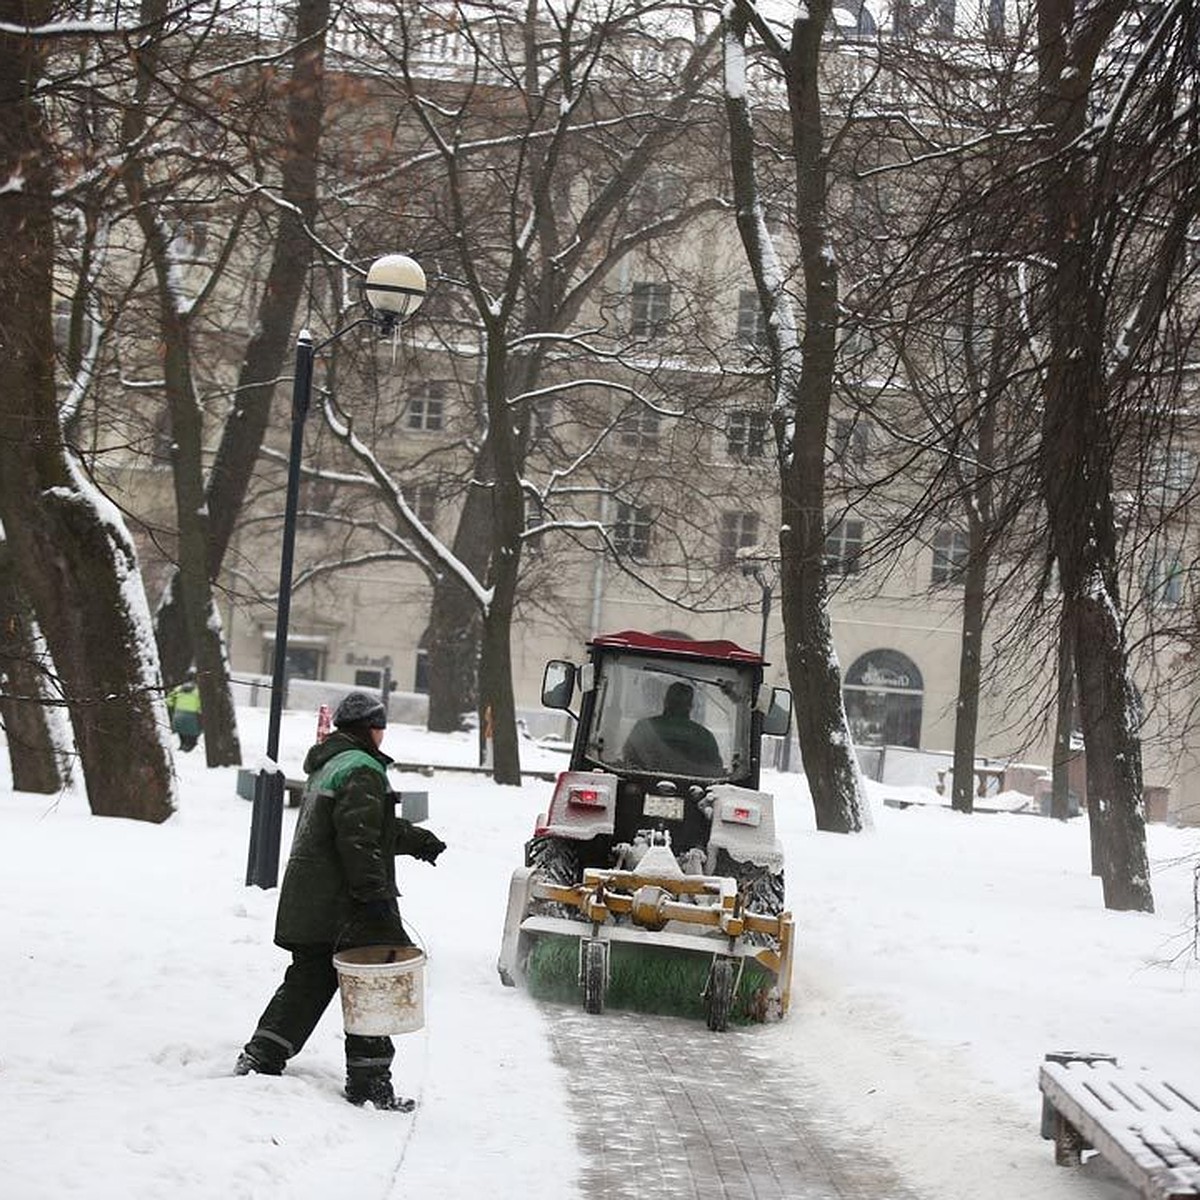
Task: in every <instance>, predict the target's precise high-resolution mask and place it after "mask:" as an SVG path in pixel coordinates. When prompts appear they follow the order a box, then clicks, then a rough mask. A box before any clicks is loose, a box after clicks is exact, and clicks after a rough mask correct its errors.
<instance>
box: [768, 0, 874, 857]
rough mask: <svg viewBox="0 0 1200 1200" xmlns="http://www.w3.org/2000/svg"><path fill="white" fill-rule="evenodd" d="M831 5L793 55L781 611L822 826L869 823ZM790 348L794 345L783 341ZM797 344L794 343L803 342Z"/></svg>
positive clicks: (782, 394)
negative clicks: (847, 469)
mask: <svg viewBox="0 0 1200 1200" xmlns="http://www.w3.org/2000/svg"><path fill="white" fill-rule="evenodd" d="M828 16H829V5H828V3H827V2H826V0H820V2H818V3H817V4H816V5H815V6H814V5H811V4H810V5H809V19H805V20H797V21H796V22H795V23H794V24H793V26H792V47H791V51H790V53H789V54H788V55H787V56H786V57H785V59H784V61H783V66H784V70H785V72H786V78H787V88H788V103H789V106H790V110H791V112H790V115H791V127H792V150H793V154H794V156H795V172H796V223H797V232H798V238H799V243H800V258H801V265H802V267H803V271H804V301H805V306H804V335H803V341H802V343H801V347H800V351H801V357H800V369H799V371H798V372H797V371H795V370H794V369H791V368H790V367H789V366H787V365H786V360H785V361H780V357H781V356H777V358H776V362H777V368H776V372H775V374H776V386H777V389H778V394H779V398H780V401H781V402H786V405H787V411H788V413H789V414H790V416H791V420H792V429H791V431H790V434H789V432H788V431H786V430H779V429H777V436H778V437H779V454H780V493H781V508H782V518H783V520H782V526H781V530H780V536H779V548H780V554H781V559H782V561H781V564H780V568H781V570H780V574H781V583H782V592H783V596H782V605H781V607H782V611H783V624H784V630H785V632H786V634H787V648H786V658H787V666H788V678H789V679H790V680H791V684H792V690H793V692H794V693H795V695H796V729H797V734H798V738H799V742H800V756H801V758H802V759H803V762H804V774H805V775H806V777H807V779H808V785H809V791H810V792H811V794H812V799H813V807H814V810H815V813H816V821H817V828H818V829H822V830H830V831H833V832H836V833H852V832H856V831H858V830H861V829H862V828H864V826H865V825H867V824H869V823H870V817H869V815H868V810H867V806H866V801H865V797H864V795H863V791H862V775H861V772H860V771H859V767H858V761H857V759H856V758H855V754H854V746H853V742H852V740H851V738H850V730H849V723H848V722H847V720H846V710H845V705H844V702H843V698H842V679H841V675H842V673H841V667H840V666H839V664H838V658H837V653H836V652H835V650H834V648H833V633H832V630H831V628H830V625H829V610H828V596H827V593H826V584H825V445H826V441H827V437H828V432H829V406H830V399H831V397H832V394H833V373H834V363H835V354H836V343H837V327H838V262H837V257H836V255H834V254H833V253H832V250H831V247H832V240H831V238H830V236H829V224H828V181H827V177H826V165H827V164H826V157H825V147H824V144H823V132H822V110H821V97H820V91H819V87H818V82H819V80H818V76H819V66H820V55H821V35H822V31H823V30H824V28H825V23H826V20H827V19H828ZM784 349H785V351H786V350H787V348H784ZM792 354H794V348H792Z"/></svg>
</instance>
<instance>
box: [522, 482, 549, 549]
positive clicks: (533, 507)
mask: <svg viewBox="0 0 1200 1200" xmlns="http://www.w3.org/2000/svg"><path fill="white" fill-rule="evenodd" d="M545 523H546V512H545V509H543V508H542V502H541V501H540V500H539V499H538V497H537V496H530V495H526V497H525V536H524V538H523V540H522V543H521V544H522V546H523V547H524V549H525V553H527V554H531V555H533V556H535V557H536V556H537V555H540V554H541V553H542V550H543V549H544V545H543V538H542V534H541V528H542V526H543V525H545Z"/></svg>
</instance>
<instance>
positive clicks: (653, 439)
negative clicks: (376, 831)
mask: <svg viewBox="0 0 1200 1200" xmlns="http://www.w3.org/2000/svg"><path fill="white" fill-rule="evenodd" d="M661 428H662V416H661V415H660V414H659V413H656V412H655V411H654V409H652V408H639V409H638V410H637V412H635V413H633V414H632V415H631V416H628V417H626V418H625V419H624V420H623V421H622V422H621V445H622V446H628V447H629V448H630V449H631V450H656V449H658V435H659V432H660V431H661Z"/></svg>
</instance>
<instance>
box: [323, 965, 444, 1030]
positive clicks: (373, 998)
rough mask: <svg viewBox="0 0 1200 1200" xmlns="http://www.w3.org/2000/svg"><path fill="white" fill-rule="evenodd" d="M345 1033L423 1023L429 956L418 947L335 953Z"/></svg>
mask: <svg viewBox="0 0 1200 1200" xmlns="http://www.w3.org/2000/svg"><path fill="white" fill-rule="evenodd" d="M333 965H334V967H335V968H336V970H337V973H338V987H339V989H340V991H341V993H342V1022H343V1025H344V1026H345V1030H346V1032H347V1033H358V1034H362V1035H363V1036H365V1037H382V1036H384V1035H385V1034H389V1033H411V1032H412V1031H413V1030H414V1029H420V1028H422V1026H424V1024H425V955H424V953H423V951H421V950H420V949H419V948H418V947H416V946H363V947H360V948H359V949H356V950H339V951H338V953H337V954H335V955H334V956H333Z"/></svg>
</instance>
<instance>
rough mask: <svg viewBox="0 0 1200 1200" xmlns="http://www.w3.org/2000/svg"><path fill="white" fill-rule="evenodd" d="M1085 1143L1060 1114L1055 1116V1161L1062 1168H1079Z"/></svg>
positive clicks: (1073, 1127) (1057, 1113) (1056, 1113)
mask: <svg viewBox="0 0 1200 1200" xmlns="http://www.w3.org/2000/svg"><path fill="white" fill-rule="evenodd" d="M1083 1147H1084V1141H1083V1138H1082V1137H1081V1136H1080V1133H1079V1130H1077V1129H1076V1128H1075V1126H1074V1125H1072V1124H1071V1123H1070V1122H1069V1121H1068V1120H1067V1119H1066V1118H1065V1117H1064V1116H1063V1115H1062V1113H1060V1112H1055V1114H1054V1161H1055V1162H1056V1163H1057V1164H1058V1165H1059V1166H1060V1167H1077V1166H1079V1164H1080V1163H1081V1162H1082V1161H1083Z"/></svg>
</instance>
